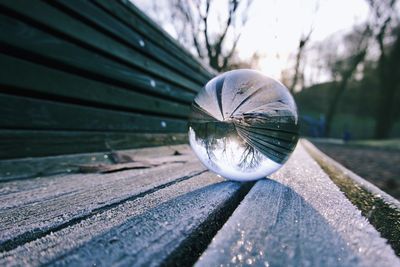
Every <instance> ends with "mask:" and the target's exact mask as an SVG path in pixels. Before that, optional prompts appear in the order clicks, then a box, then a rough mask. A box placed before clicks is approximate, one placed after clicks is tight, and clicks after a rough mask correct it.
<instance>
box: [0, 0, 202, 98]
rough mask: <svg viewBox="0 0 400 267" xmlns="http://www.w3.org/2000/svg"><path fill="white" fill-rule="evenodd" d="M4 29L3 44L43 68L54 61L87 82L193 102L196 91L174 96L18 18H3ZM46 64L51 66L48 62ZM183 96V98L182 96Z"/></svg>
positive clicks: (160, 83) (158, 82)
mask: <svg viewBox="0 0 400 267" xmlns="http://www.w3.org/2000/svg"><path fill="white" fill-rule="evenodd" d="M10 3H11V2H10ZM0 5H1V4H0ZM0 26H1V28H2V32H3V34H2V35H0V42H2V43H4V44H7V45H8V46H10V47H12V48H13V49H15V48H17V49H21V51H25V53H26V51H27V52H28V53H29V55H25V56H24V58H29V59H30V60H34V61H37V62H39V63H40V64H43V59H45V60H51V64H52V65H50V67H52V68H56V69H59V68H61V69H62V70H64V71H68V72H73V73H75V74H78V75H80V76H84V77H85V78H90V79H94V80H98V81H101V82H104V81H105V82H108V83H112V84H117V85H119V86H123V87H127V88H130V89H133V90H138V89H139V88H140V89H141V90H143V91H144V92H148V93H151V94H158V95H164V96H166V97H169V98H175V99H182V100H184V101H186V102H187V103H189V102H190V100H191V99H192V98H193V95H194V93H193V92H192V91H186V93H185V91H184V90H182V89H180V90H178V91H177V92H174V90H175V89H174V88H176V87H177V86H174V85H172V84H168V83H166V82H165V81H162V80H160V79H157V78H155V77H152V76H149V75H148V74H145V73H142V72H139V71H137V70H134V69H132V68H130V67H127V66H124V65H122V64H119V63H117V62H116V61H112V60H110V59H107V58H105V57H101V56H100V55H98V54H96V53H93V52H91V51H88V50H86V49H83V48H81V47H79V46H77V45H74V44H72V43H68V42H65V41H64V40H62V39H60V38H56V37H54V36H52V35H50V34H48V33H45V32H43V31H41V30H38V29H36V28H33V27H30V26H29V25H27V24H25V23H23V22H21V21H19V20H16V19H14V18H11V17H7V16H4V15H0ZM38 40H41V41H38ZM2 49H5V48H4V47H3V48H2ZM21 51H19V52H14V54H16V55H18V56H19V55H21V54H23V52H21ZM5 52H7V53H11V52H12V51H7V50H6V51H5ZM38 56H39V58H38ZM45 64H50V63H49V62H46V63H45ZM60 64H61V65H60ZM4 67H6V66H4ZM198 87H199V86H198ZM194 88H196V87H194ZM181 93H182V96H179V94H181ZM188 94H189V95H188ZM190 96H191V97H190Z"/></svg>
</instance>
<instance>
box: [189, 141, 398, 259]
mask: <svg viewBox="0 0 400 267" xmlns="http://www.w3.org/2000/svg"><path fill="white" fill-rule="evenodd" d="M271 178H272V179H273V180H261V181H259V182H257V184H256V185H255V186H254V187H253V189H252V190H251V191H250V192H249V194H248V195H247V196H246V197H245V199H244V200H243V201H242V203H241V204H240V205H239V207H238V208H237V209H236V210H235V212H234V213H233V215H232V217H231V218H230V219H229V220H228V222H227V223H226V224H225V225H224V227H223V228H222V229H221V230H220V231H219V232H218V234H217V235H216V237H215V238H214V240H213V242H212V243H211V244H210V246H209V247H208V249H207V250H206V251H205V252H204V254H203V255H202V256H201V258H200V260H199V262H197V264H196V266H220V264H221V265H222V266H235V265H257V266H400V261H399V259H398V258H397V257H396V255H395V254H394V252H393V250H392V249H391V248H390V246H389V245H388V244H387V243H386V240H385V239H383V238H381V237H380V235H379V233H378V232H377V231H376V230H375V229H374V228H373V227H372V226H371V225H370V224H369V223H368V222H367V220H366V219H365V218H364V217H362V216H361V214H360V211H359V210H357V209H356V207H354V206H353V205H352V204H351V203H350V201H349V200H347V199H346V198H345V196H344V195H343V194H342V193H341V192H340V191H339V189H338V188H337V187H336V186H335V185H334V184H333V182H332V181H331V180H330V179H329V177H328V176H327V175H326V173H324V172H323V171H322V170H321V168H320V167H319V165H318V164H317V163H316V162H315V161H314V160H313V159H312V158H311V157H310V156H309V155H308V154H307V152H306V151H305V150H304V148H303V147H302V146H301V145H298V147H297V149H296V151H295V152H294V154H293V155H292V157H291V158H290V159H289V161H288V162H287V164H286V165H285V166H284V167H283V168H282V169H281V170H279V171H278V172H277V173H275V174H274V175H272V177H271Z"/></svg>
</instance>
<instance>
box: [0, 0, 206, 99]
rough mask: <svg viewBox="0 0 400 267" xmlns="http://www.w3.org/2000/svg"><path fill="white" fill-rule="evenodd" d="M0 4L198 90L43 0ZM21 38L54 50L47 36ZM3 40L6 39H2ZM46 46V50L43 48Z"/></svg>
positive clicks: (148, 59)
mask: <svg viewBox="0 0 400 267" xmlns="http://www.w3.org/2000/svg"><path fill="white" fill-rule="evenodd" d="M1 6H4V7H5V8H8V9H10V10H12V11H15V12H18V13H19V14H22V15H24V16H27V17H29V18H31V19H33V20H35V21H37V22H38V23H40V24H44V25H45V26H46V27H47V28H48V27H50V28H55V29H56V30H57V31H59V32H61V33H63V34H67V35H70V36H72V38H74V39H76V40H79V42H83V43H84V44H85V45H89V46H91V47H92V48H93V49H98V50H99V51H101V53H105V54H110V56H111V57H114V58H115V59H118V61H120V62H123V63H124V64H127V65H129V66H131V67H134V68H138V69H141V70H142V71H145V72H148V73H151V74H152V75H155V76H156V77H159V78H162V79H164V80H166V81H169V82H170V83H172V84H176V85H180V86H183V87H185V88H186V89H188V90H192V91H194V92H196V91H197V90H198V89H200V85H199V84H196V83H195V82H193V81H192V80H191V79H188V78H186V77H183V76H181V75H178V74H177V73H176V72H174V71H172V69H171V68H169V67H165V66H163V65H161V64H159V63H157V62H155V61H154V60H153V59H151V58H149V57H146V56H144V55H143V54H142V53H140V52H137V51H135V50H133V49H129V48H128V47H126V46H124V45H122V44H121V43H119V42H115V41H114V40H113V39H112V38H110V37H108V36H106V35H104V34H102V32H100V31H98V30H96V29H93V28H91V27H89V26H87V25H86V24H84V23H82V21H80V20H77V19H75V18H73V17H70V16H68V15H67V14H65V13H63V12H60V10H58V9H56V8H54V7H52V6H50V5H47V4H46V3H43V2H42V1H34V2H32V3H28V2H25V1H11V2H3V3H1ZM7 28H9V30H11V25H8V27H7ZM29 28H31V29H32V32H31V33H33V32H34V30H35V29H34V27H32V25H29V26H27V27H24V29H25V31H24V32H25V33H27V32H28V31H29ZM24 32H22V31H21V28H20V30H18V31H14V35H16V36H15V37H16V38H19V37H22V36H21V35H22V34H23V33H24ZM11 34H12V33H11ZM15 37H13V36H11V35H10V36H8V40H9V42H12V41H13V40H12V39H15ZM23 37H24V39H25V43H24V44H23V46H24V48H25V49H27V50H32V51H35V52H36V53H38V54H44V56H50V54H52V52H56V51H57V44H56V43H51V42H49V41H50V40H49V39H48V41H47V42H43V40H46V39H43V38H40V36H38V35H32V34H29V35H28V34H23ZM29 40H31V41H29ZM38 40H41V41H38ZM2 41H5V40H3V39H2ZM62 41H63V42H62V44H61V45H65V44H66V43H68V41H67V40H62ZM27 42H30V43H31V44H30V45H29V44H28V43H27ZM38 44H40V47H42V50H38V49H37V47H38V46H37V45H38ZM13 45H14V46H17V44H16V43H13ZM47 46H48V48H49V50H47V49H45V47H47ZM59 46H60V43H59ZM35 48H36V50H35ZM63 51H64V53H63V54H59V56H58V57H59V58H60V57H61V58H64V60H66V57H68V56H72V55H68V54H72V51H70V53H68V47H67V46H64V47H63ZM67 53H68V54H67ZM53 56H55V55H53ZM81 61H82V60H81Z"/></svg>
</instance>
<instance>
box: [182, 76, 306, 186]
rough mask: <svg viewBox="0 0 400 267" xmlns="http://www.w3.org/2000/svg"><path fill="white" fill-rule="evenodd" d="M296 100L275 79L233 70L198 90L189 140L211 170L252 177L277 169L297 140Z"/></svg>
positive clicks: (237, 177) (227, 175)
mask: <svg viewBox="0 0 400 267" xmlns="http://www.w3.org/2000/svg"><path fill="white" fill-rule="evenodd" d="M298 132H299V125H298V115H297V108H296V104H295V102H294V100H293V97H292V95H291V94H290V93H289V91H288V89H287V88H286V87H285V86H284V85H282V84H281V83H280V82H278V81H276V80H274V79H272V78H269V77H267V76H265V75H263V74H261V73H260V72H258V71H254V70H247V69H242V70H233V71H229V72H226V73H223V74H221V75H219V76H217V77H215V78H213V79H212V80H210V81H209V82H208V83H207V84H206V85H205V86H204V87H203V88H202V89H201V90H200V92H199V93H198V95H197V96H196V98H195V99H194V101H193V104H192V113H191V115H190V118H189V142H190V145H191V147H192V149H193V151H194V152H195V154H196V155H197V157H198V158H199V159H200V161H201V162H202V163H203V164H204V165H206V166H207V167H208V168H209V169H210V170H211V171H213V172H215V173H217V174H219V175H221V176H222V177H224V178H227V179H231V180H236V181H251V180H256V179H260V178H263V177H266V176H267V175H269V174H271V173H273V172H274V171H276V170H278V169H279V168H280V167H281V166H282V165H283V164H284V163H285V161H286V160H287V159H288V157H289V156H290V154H291V153H292V152H293V150H294V148H295V147H296V144H297V140H298Z"/></svg>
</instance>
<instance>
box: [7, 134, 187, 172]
mask: <svg viewBox="0 0 400 267" xmlns="http://www.w3.org/2000/svg"><path fill="white" fill-rule="evenodd" d="M32 140H34V142H32ZM182 143H187V134H186V133H170V134H162V133H132V132H115V131H114V132H113V131H108V132H99V131H86V132H85V131H49V130H43V131H32V130H2V131H0V158H1V159H16V158H26V157H43V156H51V155H62V154H76V153H88V152H100V151H112V150H117V149H128V148H138V147H144V146H162V145H167V144H169V145H175V144H182ZM21 172H23V170H20V171H18V173H21ZM5 173H7V172H5Z"/></svg>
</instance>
